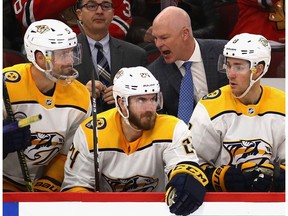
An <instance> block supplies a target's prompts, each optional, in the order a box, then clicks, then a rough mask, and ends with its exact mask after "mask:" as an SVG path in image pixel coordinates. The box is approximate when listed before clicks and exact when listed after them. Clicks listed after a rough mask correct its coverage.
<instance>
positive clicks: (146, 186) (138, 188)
mask: <svg viewBox="0 0 288 216" xmlns="http://www.w3.org/2000/svg"><path fill="white" fill-rule="evenodd" d="M102 176H103V177H104V179H105V180H106V182H107V183H108V184H109V186H110V187H111V189H112V191H113V192H151V191H154V189H155V188H156V186H157V185H158V182H159V179H158V178H156V179H155V178H151V177H147V176H140V175H137V176H132V177H130V178H125V179H120V178H117V179H112V178H109V177H107V176H105V175H104V174H102Z"/></svg>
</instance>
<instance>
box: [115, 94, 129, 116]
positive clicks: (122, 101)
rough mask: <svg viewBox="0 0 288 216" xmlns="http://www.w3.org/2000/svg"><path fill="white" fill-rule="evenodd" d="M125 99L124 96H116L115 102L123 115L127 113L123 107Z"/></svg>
mask: <svg viewBox="0 0 288 216" xmlns="http://www.w3.org/2000/svg"><path fill="white" fill-rule="evenodd" d="M124 100H125V99H124V98H120V97H119V98H117V103H118V106H119V108H120V110H121V112H122V113H123V115H124V116H126V115H127V112H126V108H125V101H124Z"/></svg>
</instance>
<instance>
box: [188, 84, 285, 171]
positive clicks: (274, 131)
mask: <svg viewBox="0 0 288 216" xmlns="http://www.w3.org/2000/svg"><path fill="white" fill-rule="evenodd" d="M262 90H263V91H262V96H261V99H260V100H259V102H258V103H257V104H255V105H244V104H242V103H241V102H240V101H239V99H237V98H234V97H233V96H232V94H231V89H230V86H229V85H227V86H225V87H222V88H220V89H219V90H216V91H215V92H213V93H211V94H208V95H207V96H204V97H203V98H202V99H201V100H200V102H199V103H198V104H197V106H196V108H195V110H194V112H193V114H192V117H191V120H190V123H192V137H193V145H194V147H195V149H196V151H197V155H198V157H199V160H200V164H202V165H203V164H205V163H209V164H211V165H214V166H220V165H223V164H225V165H226V164H240V163H243V162H247V161H254V162H256V163H269V162H274V160H275V159H277V158H279V159H280V161H281V160H285V93H284V92H283V91H281V90H278V89H275V88H272V87H268V86H262ZM207 149H208V150H207Z"/></svg>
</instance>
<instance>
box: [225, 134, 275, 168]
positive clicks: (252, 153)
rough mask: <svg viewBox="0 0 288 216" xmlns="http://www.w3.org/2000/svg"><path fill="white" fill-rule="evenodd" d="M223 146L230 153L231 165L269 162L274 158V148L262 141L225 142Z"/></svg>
mask: <svg viewBox="0 0 288 216" xmlns="http://www.w3.org/2000/svg"><path fill="white" fill-rule="evenodd" d="M223 145H224V148H225V149H226V150H227V151H228V152H229V153H230V157H231V158H230V164H239V163H243V162H246V161H255V162H256V161H264V160H265V161H266V160H268V161H269V160H270V158H271V156H272V146H271V145H270V144H269V143H267V142H265V141H264V140H262V139H256V140H239V141H234V142H224V144H223Z"/></svg>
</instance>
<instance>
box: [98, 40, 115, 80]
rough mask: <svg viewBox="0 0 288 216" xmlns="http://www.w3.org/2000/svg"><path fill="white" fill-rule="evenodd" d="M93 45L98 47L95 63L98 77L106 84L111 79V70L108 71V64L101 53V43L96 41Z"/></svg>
mask: <svg viewBox="0 0 288 216" xmlns="http://www.w3.org/2000/svg"><path fill="white" fill-rule="evenodd" d="M95 47H96V48H97V49H98V52H97V65H98V73H99V78H100V80H101V81H102V82H104V83H105V84H106V85H107V86H108V85H109V84H110V81H111V75H110V73H111V72H110V68H109V64H108V61H107V59H106V58H105V56H104V54H103V46H102V44H101V43H99V42H96V43H95Z"/></svg>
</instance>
